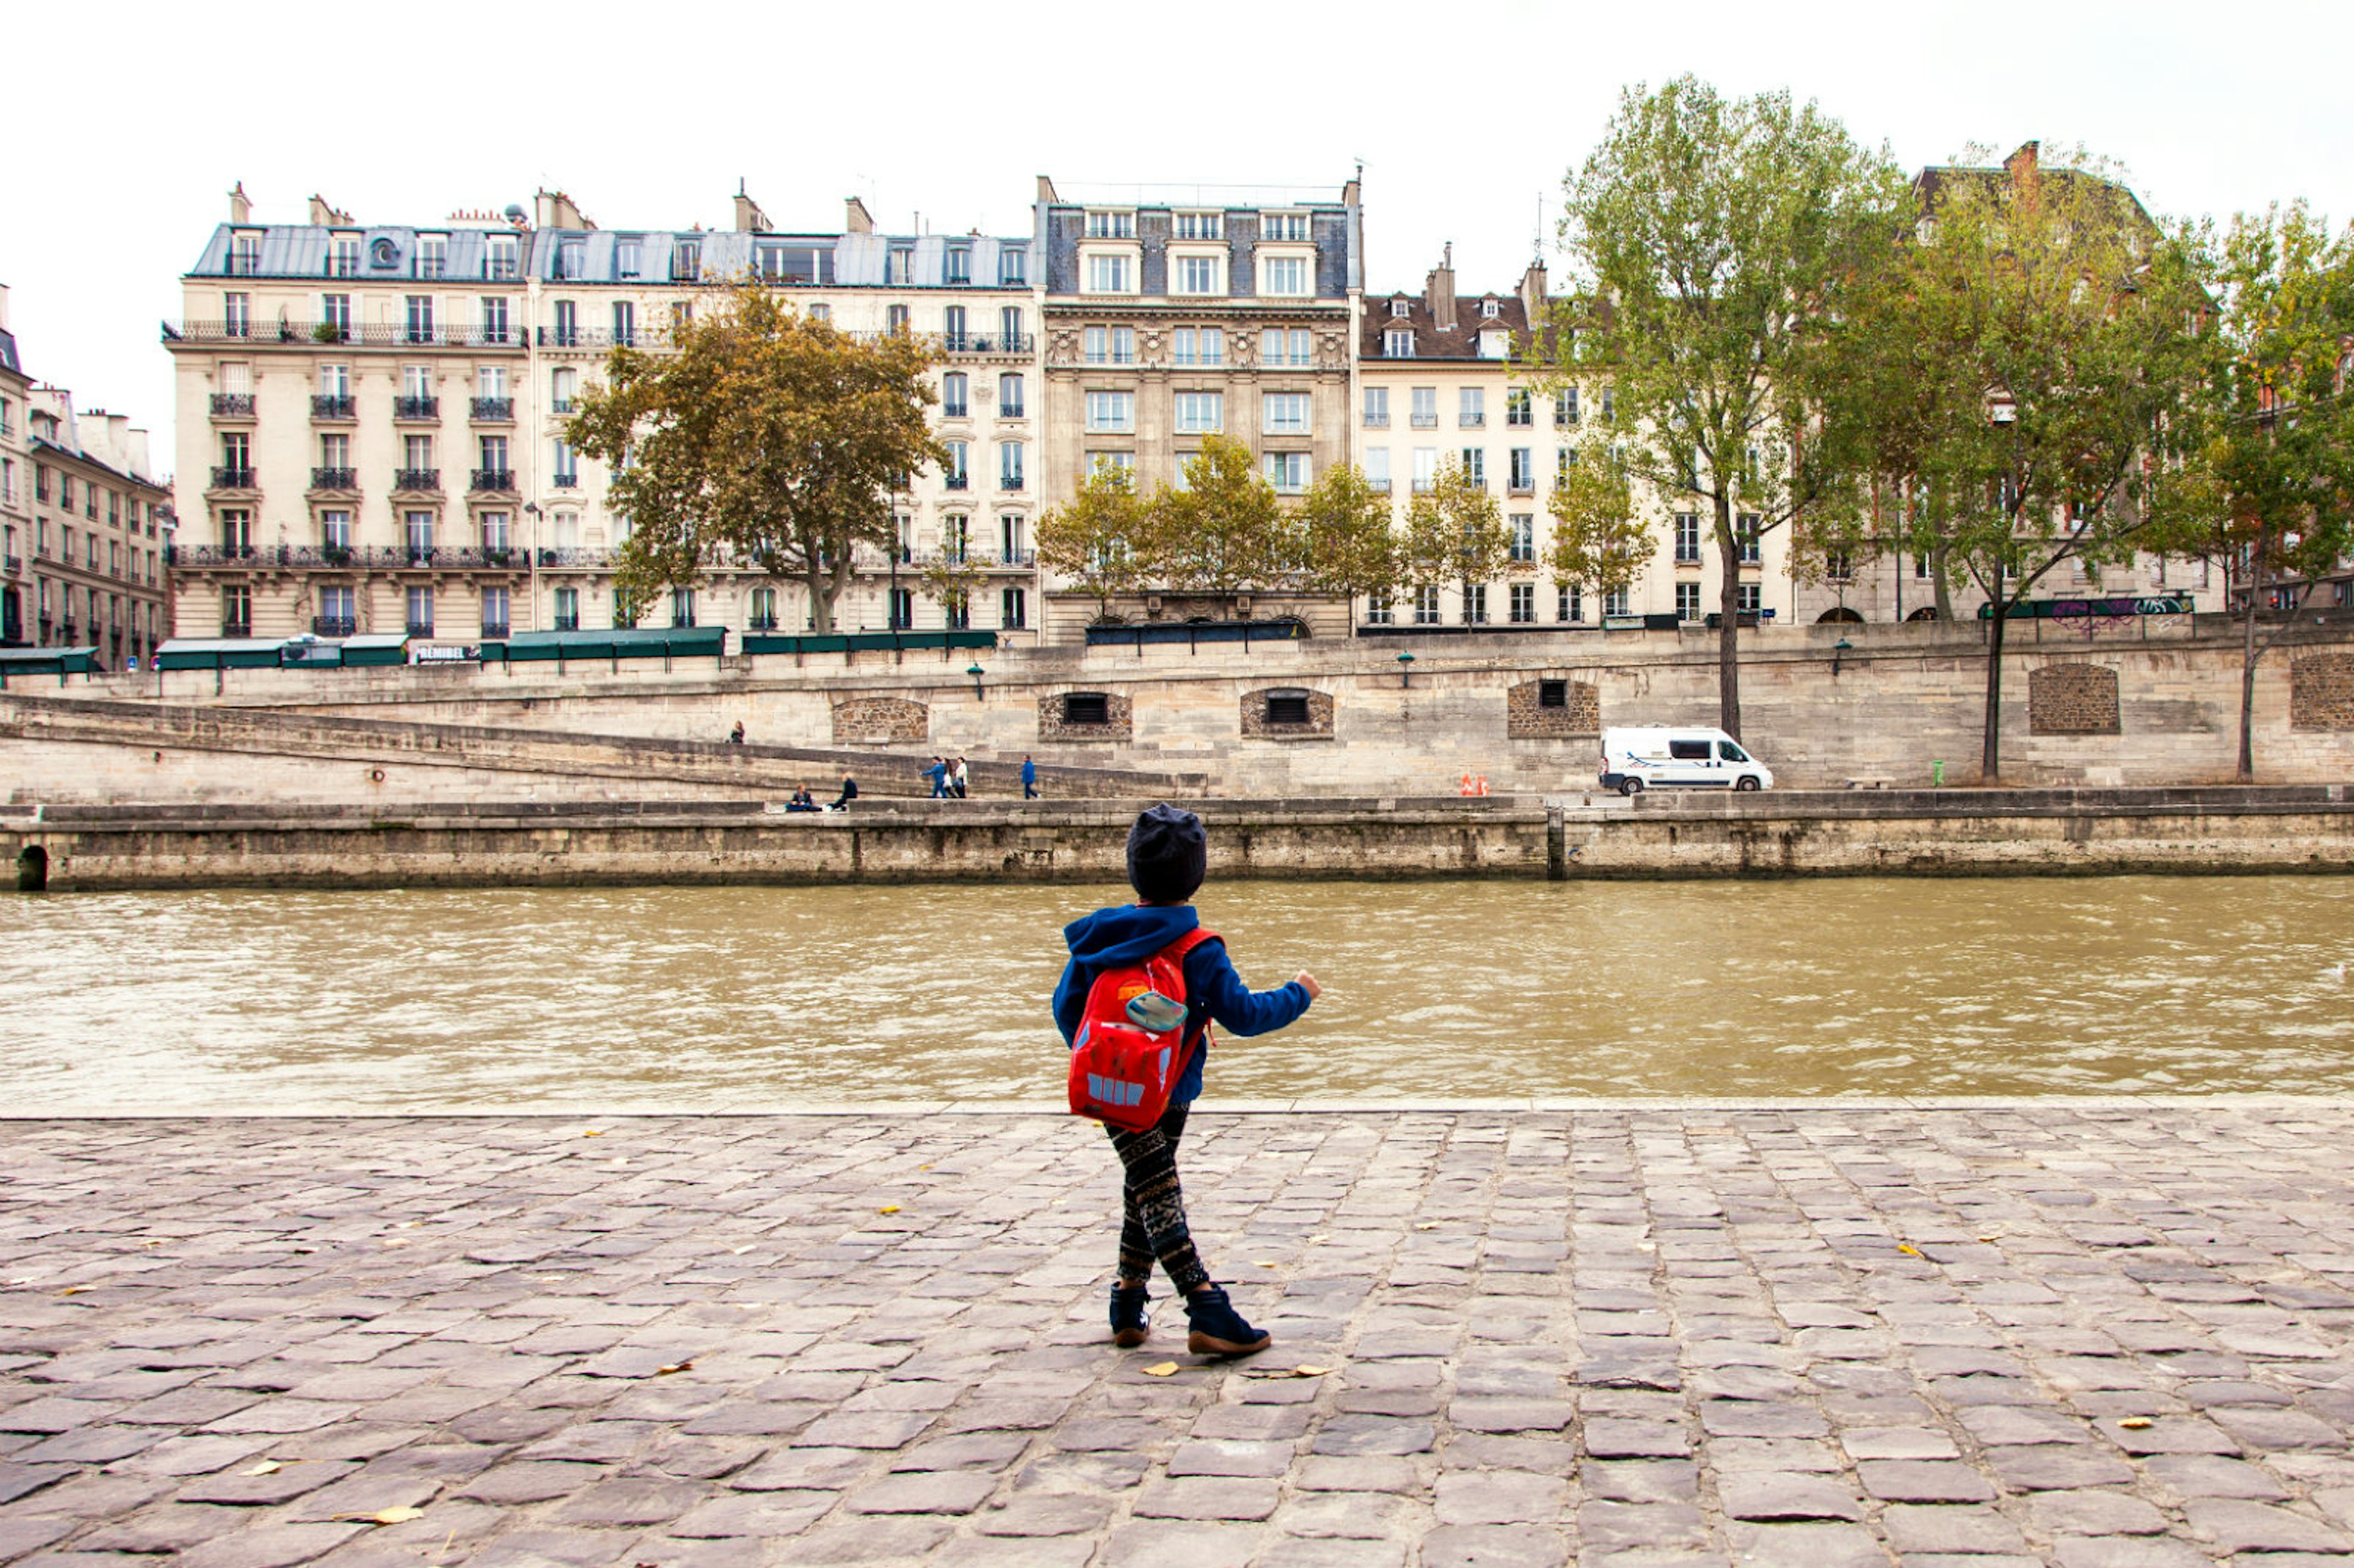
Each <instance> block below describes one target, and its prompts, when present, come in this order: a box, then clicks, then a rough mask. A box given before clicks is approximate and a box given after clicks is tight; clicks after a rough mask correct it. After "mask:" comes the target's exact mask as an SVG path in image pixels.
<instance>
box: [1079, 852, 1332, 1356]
mask: <svg viewBox="0 0 2354 1568" xmlns="http://www.w3.org/2000/svg"><path fill="white" fill-rule="evenodd" d="M1208 868H1209V838H1208V835H1207V834H1206V833H1205V832H1204V831H1203V828H1202V819H1201V818H1199V817H1197V816H1195V815H1194V814H1193V812H1191V811H1182V810H1177V809H1175V808H1174V807H1171V806H1166V805H1161V806H1155V807H1153V808H1152V809H1151V810H1148V811H1145V812H1143V813H1141V814H1140V815H1139V816H1138V817H1137V819H1136V825H1135V826H1134V827H1133V828H1132V829H1130V830H1129V835H1128V880H1129V885H1131V886H1133V887H1134V888H1135V889H1136V895H1137V902H1136V903H1135V904H1134V905H1132V906H1130V905H1115V906H1112V907H1110V908H1108V909H1098V910H1097V911H1096V912H1095V913H1094V914H1092V915H1089V916H1085V917H1084V918H1082V919H1078V920H1075V921H1073V922H1072V923H1071V924H1070V925H1068V926H1066V927H1063V938H1064V940H1065V941H1066V943H1067V944H1068V946H1069V948H1070V952H1071V957H1070V961H1069V963H1068V964H1067V965H1066V966H1065V968H1064V969H1063V978H1062V981H1061V983H1060V984H1058V985H1056V986H1055V1002H1054V1007H1055V1026H1056V1027H1057V1028H1059V1029H1060V1030H1061V1031H1062V1032H1063V1039H1064V1042H1065V1044H1069V1045H1071V1046H1073V1047H1074V1048H1075V1049H1076V1048H1078V1047H1080V1046H1082V1045H1085V1044H1087V1041H1085V1040H1083V1039H1082V1038H1081V1031H1082V1029H1083V1027H1084V1028H1086V1029H1088V1030H1092V1029H1093V1028H1094V1027H1095V1024H1096V1022H1097V1020H1098V1019H1099V1018H1100V1017H1102V1016H1103V1014H1104V1013H1105V1012H1106V1010H1107V1009H1111V1010H1115V1012H1117V1010H1119V1009H1120V1008H1123V1007H1124V1008H1125V1015H1126V1017H1127V1018H1129V1019H1131V1020H1135V1021H1136V1022H1138V1023H1140V1024H1143V1025H1145V1026H1146V1028H1148V1029H1154V1030H1159V1031H1161V1032H1164V1033H1165V1032H1167V1031H1171V1030H1173V1029H1176V1028H1177V1026H1178V1023H1179V1017H1178V1012H1179V1008H1180V1006H1181V1005H1182V1033H1180V1034H1179V1036H1178V1038H1179V1039H1180V1040H1181V1041H1182V1062H1183V1065H1182V1070H1180V1069H1177V1068H1175V1067H1174V1066H1173V1065H1172V1067H1171V1068H1169V1069H1168V1071H1169V1072H1170V1073H1171V1074H1172V1075H1173V1076H1174V1079H1175V1081H1174V1082H1173V1084H1171V1085H1169V1086H1168V1090H1167V1093H1168V1101H1167V1108H1166V1109H1165V1110H1164V1111H1162V1112H1161V1115H1160V1116H1159V1118H1158V1119H1157V1120H1154V1121H1153V1122H1151V1123H1150V1125H1146V1126H1142V1127H1140V1128H1122V1127H1120V1126H1119V1125H1117V1122H1116V1121H1115V1119H1114V1117H1113V1115H1111V1114H1107V1115H1105V1116H1104V1117H1103V1118H1101V1119H1103V1121H1104V1123H1105V1127H1104V1130H1105V1131H1106V1132H1108V1134H1110V1136H1111V1146H1112V1152H1113V1153H1114V1154H1116V1155H1117V1156H1119V1163H1120V1169H1121V1171H1122V1180H1121V1185H1120V1231H1119V1273H1118V1276H1117V1277H1116V1278H1115V1279H1114V1281H1113V1283H1112V1287H1111V1330H1112V1342H1113V1343H1114V1344H1116V1345H1119V1346H1120V1347H1121V1348H1122V1349H1129V1348H1132V1347H1134V1346H1137V1345H1140V1344H1142V1343H1143V1342H1144V1340H1145V1339H1146V1337H1147V1336H1148V1334H1149V1333H1150V1328H1149V1326H1148V1324H1147V1322H1146V1319H1145V1314H1144V1308H1145V1303H1146V1301H1147V1300H1148V1299H1149V1298H1148V1296H1147V1294H1146V1290H1145V1286H1146V1284H1147V1282H1148V1281H1149V1280H1150V1277H1151V1275H1152V1268H1153V1264H1154V1262H1155V1261H1156V1260H1158V1262H1159V1264H1160V1266H1161V1269H1162V1270H1163V1271H1164V1272H1166V1273H1167V1275H1168V1276H1169V1281H1170V1283H1171V1284H1172V1285H1173V1286H1174V1287H1176V1289H1177V1291H1178V1294H1179V1295H1180V1296H1181V1297H1182V1298H1183V1299H1184V1302H1185V1316H1186V1319H1187V1322H1188V1325H1189V1330H1188V1333H1187V1336H1186V1349H1187V1350H1188V1351H1191V1352H1193V1354H1196V1355H1228V1356H1238V1355H1249V1354H1251V1353H1253V1352H1254V1351H1263V1350H1265V1349H1267V1346H1268V1345H1270V1344H1272V1343H1273V1342H1274V1340H1273V1337H1272V1336H1270V1335H1269V1334H1267V1332H1265V1331H1264V1330H1259V1329H1256V1328H1253V1327H1252V1326H1251V1325H1250V1324H1249V1323H1248V1322H1246V1320H1245V1319H1244V1318H1243V1316H1242V1314H1241V1313H1239V1312H1237V1311H1236V1310H1235V1307H1234V1303H1233V1302H1232V1301H1231V1300H1229V1299H1228V1298H1227V1296H1226V1292H1225V1288H1224V1287H1221V1286H1219V1285H1217V1284H1215V1283H1214V1282H1213V1281H1212V1280H1211V1277H1210V1271H1209V1269H1208V1267H1207V1266H1205V1265H1204V1263H1203V1261H1202V1257H1201V1254H1200V1252H1199V1250H1198V1249H1197V1248H1196V1247H1195V1246H1194V1245H1193V1235H1192V1234H1191V1232H1190V1231H1189V1230H1188V1228H1187V1225H1186V1222H1185V1195H1184V1192H1183V1190H1182V1185H1181V1183H1180V1182H1179V1180H1178V1175H1177V1142H1178V1139H1179V1138H1181V1137H1182V1135H1183V1133H1184V1131H1185V1119H1186V1117H1187V1114H1188V1113H1189V1112H1190V1111H1191V1110H1192V1108H1193V1101H1194V1100H1195V1099H1196V1098H1198V1097H1200V1095H1201V1093H1202V1079H1203V1066H1204V1063H1205V1062H1206V1061H1207V1059H1208V1056H1209V1048H1210V1025H1211V1024H1212V1023H1213V1022H1216V1023H1219V1024H1222V1025H1224V1026H1225V1028H1226V1029H1227V1030H1229V1031H1230V1032H1232V1033H1235V1034H1242V1035H1250V1034H1265V1033H1267V1032H1269V1031H1270V1030H1276V1029H1280V1028H1282V1027H1283V1026H1284V1025H1285V1024H1287V1023H1289V1022H1291V1021H1292V1020H1294V1019H1296V1018H1298V1017H1299V1015H1300V1014H1301V1013H1303V1012H1307V1011H1308V1006H1309V1003H1310V1002H1311V1001H1315V1000H1316V997H1317V995H1318V994H1319V991H1320V988H1319V987H1318V985H1317V983H1316V977H1315V976H1313V975H1311V974H1310V973H1309V972H1308V971H1307V970H1305V969H1302V970H1301V971H1300V972H1299V974H1298V975H1297V976H1295V977H1294V978H1293V979H1292V980H1289V981H1288V982H1286V983H1285V984H1283V985H1280V986H1278V987H1277V988H1276V989H1275V990H1273V991H1252V990H1250V989H1249V988H1248V987H1247V986H1246V985H1244V984H1243V982H1242V978H1241V977H1240V976H1239V975H1237V974H1235V967H1234V964H1233V962H1232V961H1231V960H1230V959H1228V958H1227V957H1226V948H1225V942H1224V941H1223V940H1221V939H1220V938H1219V937H1218V936H1217V934H1216V933H1214V932H1213V931H1209V930H1206V929H1204V927H1203V926H1202V919H1201V916H1200V914H1199V912H1197V911H1196V910H1195V909H1194V907H1193V895H1194V893H1195V891H1196V890H1197V889H1199V888H1200V887H1201V885H1202V879H1203V877H1204V874H1206V873H1207V871H1208ZM1139 970H1142V971H1143V973H1144V974H1145V975H1146V976H1152V975H1154V974H1155V973H1156V972H1157V973H1158V974H1159V975H1160V976H1161V977H1163V978H1162V979H1161V980H1160V981H1159V982H1158V983H1156V984H1155V985H1153V986H1150V987H1148V986H1146V985H1145V984H1142V983H1130V977H1133V976H1135V975H1136V974H1137V973H1138V971H1139ZM1098 980H1105V981H1106V982H1107V983H1106V984H1105V985H1103V986H1098V985H1097V981H1098ZM1114 990H1117V991H1119V995H1117V996H1112V995H1110V994H1109V993H1110V992H1111V991H1114ZM1155 991H1158V992H1159V993H1160V994H1154V993H1155ZM1177 991H1181V992H1182V995H1175V994H1171V993H1172V992H1177ZM1115 1027H1118V1026H1117V1025H1115ZM1164 1081H1165V1080H1164ZM1111 1087H1112V1088H1113V1089H1115V1090H1119V1089H1127V1090H1134V1089H1136V1088H1137V1087H1138V1086H1136V1085H1133V1084H1129V1085H1118V1084H1115V1085H1112V1086H1111ZM1078 1093H1079V1087H1078V1085H1077V1082H1076V1076H1075V1079H1074V1088H1073V1105H1074V1108H1076V1107H1077V1105H1078ZM1128 1103H1129V1104H1137V1103H1138V1102H1137V1101H1136V1100H1135V1098H1134V1097H1133V1096H1131V1097H1129V1102H1128ZM1144 1109H1145V1110H1146V1111H1147V1112H1148V1113H1149V1110H1150V1106H1149V1104H1147V1105H1145V1106H1144ZM1090 1114H1093V1113H1090Z"/></svg>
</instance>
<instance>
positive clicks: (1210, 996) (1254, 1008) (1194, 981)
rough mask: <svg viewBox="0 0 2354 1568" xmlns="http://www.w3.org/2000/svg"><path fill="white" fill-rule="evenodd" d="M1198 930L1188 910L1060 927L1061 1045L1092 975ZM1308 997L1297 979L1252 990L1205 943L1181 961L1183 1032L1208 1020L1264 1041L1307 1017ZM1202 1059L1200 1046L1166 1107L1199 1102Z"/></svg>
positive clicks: (1104, 914)
mask: <svg viewBox="0 0 2354 1568" xmlns="http://www.w3.org/2000/svg"><path fill="white" fill-rule="evenodd" d="M1201 924H1202V916H1200V915H1199V914H1198V913H1196V912H1195V910H1194V908H1193V906H1192V905H1190V904H1182V905H1177V906H1166V905H1152V906H1144V905H1127V904H1119V905H1114V906H1112V907H1110V908H1108V909H1098V910H1097V911H1096V912H1095V913H1094V914H1092V915H1088V916H1083V917H1082V918H1080V919H1076V920H1074V921H1072V922H1071V923H1070V924H1069V925H1067V926H1066V927H1063V939H1064V940H1065V941H1066V942H1067V943H1069V944H1070V948H1071V961H1070V962H1069V963H1068V964H1066V965H1065V966H1064V969H1063V978H1062V980H1061V982H1060V983H1058V984H1057V985H1056V986H1055V1028H1057V1029H1060V1030H1061V1031H1062V1032H1063V1043H1064V1044H1066V1045H1067V1044H1070V1042H1071V1038H1072V1036H1073V1035H1075V1034H1076V1033H1078V1029H1079V1018H1080V1016H1081V1015H1082V1014H1083V1013H1085V1012H1087V991H1089V990H1090V989H1091V988H1092V987H1093V986H1094V985H1095V983H1096V976H1097V975H1098V974H1100V973H1102V972H1103V971H1104V970H1105V969H1110V968H1113V967H1115V966H1117V965H1120V964H1140V963H1142V962H1143V961H1144V960H1145V959H1149V958H1150V957H1151V956H1152V955H1153V954H1155V953H1157V952H1159V951H1160V950H1161V948H1165V947H1167V946H1168V945H1169V944H1170V943H1172V942H1173V941H1175V940H1176V939H1177V938H1180V937H1182V936H1183V935H1184V934H1185V933H1186V932H1188V931H1191V930H1193V929H1195V928H1196V927H1199V926H1200V925H1201ZM1308 1001H1309V998H1308V992H1307V991H1306V990H1305V989H1304V988H1302V987H1301V985H1300V983H1299V981H1298V980H1286V981H1285V982H1284V983H1283V984H1281V985H1279V986H1278V987H1276V988H1275V989H1274V990H1273V991H1252V990H1251V989H1250V988H1249V987H1248V986H1246V985H1244V984H1243V981H1242V977H1241V976H1240V975H1238V974H1236V973H1235V966H1234V964H1233V962H1232V961H1231V960H1229V959H1227V957H1226V944H1225V942H1224V941H1223V940H1221V939H1220V938H1216V937H1213V938H1210V939H1209V940H1208V941H1206V942H1204V943H1203V944H1201V945H1200V946H1199V947H1197V948H1194V949H1193V951H1192V952H1190V953H1187V954H1186V955H1185V1033H1186V1035H1187V1036H1188V1037H1191V1036H1192V1035H1193V1034H1195V1033H1199V1031H1200V1030H1201V1028H1202V1025H1203V1023H1204V1021H1206V1020H1210V1019H1215V1020H1216V1021H1217V1022H1218V1024H1219V1026H1220V1027H1222V1028H1224V1029H1225V1030H1227V1031H1228V1032H1229V1033H1235V1034H1265V1033H1268V1032H1269V1031H1270V1030H1276V1029H1280V1028H1282V1027H1283V1026H1284V1025H1285V1024H1287V1023H1288V1022H1291V1021H1292V1020H1293V1019H1295V1018H1297V1017H1299V1015H1300V1014H1301V1013H1303V1012H1307V1011H1308ZM1209 1054H1210V1048H1209V1045H1208V1043H1207V1042H1204V1044H1203V1045H1202V1046H1201V1048H1200V1049H1198V1050H1196V1051H1195V1052H1194V1053H1193V1061H1192V1062H1191V1063H1189V1064H1188V1065H1186V1068H1185V1075H1184V1077H1182V1079H1180V1080H1178V1083H1177V1086H1176V1088H1174V1089H1173V1090H1172V1091H1171V1092H1170V1096H1169V1098H1170V1100H1171V1102H1172V1104H1176V1105H1191V1104H1192V1103H1193V1101H1194V1100H1196V1099H1199V1098H1200V1097H1201V1095H1202V1064H1203V1063H1204V1061H1206V1060H1207V1059H1208V1057H1209Z"/></svg>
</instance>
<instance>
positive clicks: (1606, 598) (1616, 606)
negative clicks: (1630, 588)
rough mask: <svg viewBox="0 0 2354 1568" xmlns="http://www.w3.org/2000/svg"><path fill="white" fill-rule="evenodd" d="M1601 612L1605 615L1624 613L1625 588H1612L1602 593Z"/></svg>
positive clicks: (1625, 605) (1625, 608)
mask: <svg viewBox="0 0 2354 1568" xmlns="http://www.w3.org/2000/svg"><path fill="white" fill-rule="evenodd" d="M1602 613H1603V614H1605V615H1624V614H1626V613H1627V590H1626V589H1625V588H1612V589H1611V590H1610V591H1609V592H1608V593H1606V594H1604V595H1603V596H1602Z"/></svg>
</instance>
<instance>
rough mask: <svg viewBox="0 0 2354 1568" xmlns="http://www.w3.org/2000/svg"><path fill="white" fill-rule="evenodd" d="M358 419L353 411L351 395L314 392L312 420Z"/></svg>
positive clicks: (312, 396)
mask: <svg viewBox="0 0 2354 1568" xmlns="http://www.w3.org/2000/svg"><path fill="white" fill-rule="evenodd" d="M357 417H358V416H357V415H356V414H355V412H354V410H353V408H352V399H351V395H350V394H349V393H340V392H313V393H312V394H311V418H314V419H350V418H357Z"/></svg>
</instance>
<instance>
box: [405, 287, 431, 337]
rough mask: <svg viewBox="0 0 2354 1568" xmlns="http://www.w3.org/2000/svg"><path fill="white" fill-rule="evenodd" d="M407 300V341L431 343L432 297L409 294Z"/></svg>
mask: <svg viewBox="0 0 2354 1568" xmlns="http://www.w3.org/2000/svg"><path fill="white" fill-rule="evenodd" d="M408 341H409V342H411V343H431V342H432V341H433V296H432V295H430V294H411V295H409V296H408Z"/></svg>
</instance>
